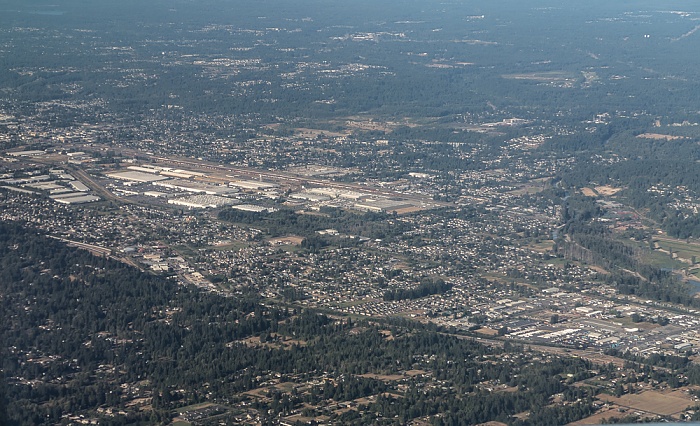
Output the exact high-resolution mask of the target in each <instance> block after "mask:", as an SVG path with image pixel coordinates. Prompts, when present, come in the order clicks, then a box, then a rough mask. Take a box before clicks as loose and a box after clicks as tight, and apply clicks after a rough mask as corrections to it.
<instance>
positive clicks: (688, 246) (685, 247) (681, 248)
mask: <svg viewBox="0 0 700 426" xmlns="http://www.w3.org/2000/svg"><path fill="white" fill-rule="evenodd" d="M654 242H655V248H656V250H659V251H663V252H666V253H668V252H671V251H672V252H673V253H675V254H676V255H677V257H678V259H679V260H682V261H684V262H686V263H691V261H692V259H693V256H695V257H696V259H700V244H699V243H696V242H690V241H688V242H686V241H684V240H679V239H676V238H671V237H667V236H658V237H656V238H655V239H654Z"/></svg>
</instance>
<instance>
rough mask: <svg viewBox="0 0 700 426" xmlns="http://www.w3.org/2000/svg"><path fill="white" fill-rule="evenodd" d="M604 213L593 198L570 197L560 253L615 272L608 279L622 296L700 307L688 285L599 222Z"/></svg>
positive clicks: (557, 247)
mask: <svg viewBox="0 0 700 426" xmlns="http://www.w3.org/2000/svg"><path fill="white" fill-rule="evenodd" d="M601 215H602V210H601V208H600V206H599V205H598V203H596V202H595V200H594V199H593V198H590V197H584V196H580V195H576V196H571V197H569V198H568V199H567V200H566V202H565V205H564V208H563V220H564V221H565V224H564V226H563V228H562V231H563V233H564V235H566V237H567V238H564V237H562V238H560V240H559V241H557V246H556V251H557V252H558V253H559V254H561V255H563V256H564V257H567V258H569V259H575V260H580V261H584V262H587V263H590V264H594V265H599V266H602V267H604V268H606V269H608V270H610V271H611V274H609V275H607V276H605V277H604V280H605V282H607V283H609V284H612V285H614V286H615V288H616V289H617V290H618V291H619V292H620V293H621V294H630V295H636V296H640V297H643V298H648V299H652V300H658V301H663V302H673V303H680V304H683V305H686V306H695V307H697V306H700V301H698V299H697V298H694V297H693V294H692V292H691V291H690V288H689V286H688V284H686V283H683V282H682V281H681V280H680V279H679V278H678V277H677V276H676V275H674V274H673V273H672V271H670V270H662V269H661V268H658V267H654V266H651V265H649V264H648V263H647V262H644V261H643V260H642V253H641V250H640V249H639V248H637V247H633V246H631V245H629V244H626V243H624V242H623V241H620V240H619V239H617V238H616V237H615V236H614V235H613V231H612V230H611V229H610V228H609V227H608V226H606V225H604V224H602V223H600V222H596V221H595V219H597V218H600V216H601Z"/></svg>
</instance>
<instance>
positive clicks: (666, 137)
mask: <svg viewBox="0 0 700 426" xmlns="http://www.w3.org/2000/svg"><path fill="white" fill-rule="evenodd" d="M637 137H638V138H644V139H657V140H661V139H664V140H667V141H673V140H678V139H687V138H686V137H685V136H673V135H662V134H660V133H642V134H641V135H637Z"/></svg>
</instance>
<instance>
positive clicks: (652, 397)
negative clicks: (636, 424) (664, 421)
mask: <svg viewBox="0 0 700 426" xmlns="http://www.w3.org/2000/svg"><path fill="white" fill-rule="evenodd" d="M598 398H599V399H600V400H602V401H607V402H612V403H614V404H617V405H619V406H621V407H625V408H629V409H632V410H636V411H642V412H647V413H652V414H659V415H662V416H670V415H673V414H677V413H680V412H681V411H683V410H685V409H686V408H688V407H689V406H693V405H695V403H694V402H693V401H691V400H690V399H688V398H682V397H681V396H680V395H679V394H678V393H669V394H663V393H661V392H656V391H646V392H642V393H640V394H632V395H623V396H621V397H619V398H617V397H614V396H612V395H599V396H598Z"/></svg>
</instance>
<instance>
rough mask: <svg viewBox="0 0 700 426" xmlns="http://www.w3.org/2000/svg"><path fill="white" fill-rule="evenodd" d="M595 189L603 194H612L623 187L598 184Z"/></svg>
mask: <svg viewBox="0 0 700 426" xmlns="http://www.w3.org/2000/svg"><path fill="white" fill-rule="evenodd" d="M595 191H596V192H597V193H598V194H600V195H603V196H606V197H607V196H611V195H615V194H617V193H618V192H620V191H622V188H615V187H613V186H608V185H602V186H596V187H595Z"/></svg>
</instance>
